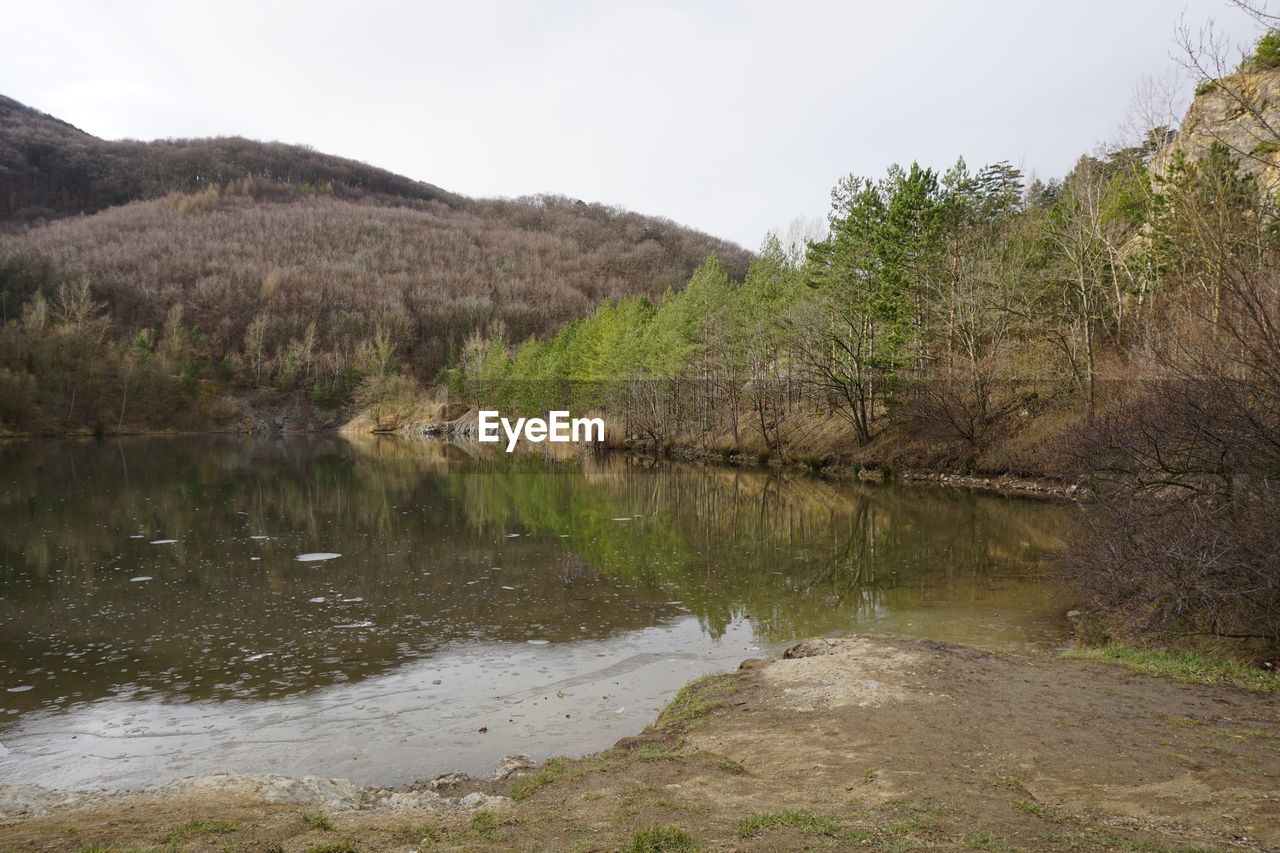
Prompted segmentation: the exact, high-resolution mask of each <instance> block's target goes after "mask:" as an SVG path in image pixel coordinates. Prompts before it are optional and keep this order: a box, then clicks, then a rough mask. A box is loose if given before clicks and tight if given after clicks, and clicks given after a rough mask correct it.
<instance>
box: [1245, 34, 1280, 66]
mask: <svg viewBox="0 0 1280 853" xmlns="http://www.w3.org/2000/svg"><path fill="white" fill-rule="evenodd" d="M1248 61H1249V62H1252V63H1253V64H1255V65H1260V66H1262V67H1264V68H1275V67H1276V66H1280V30H1274V29H1272V30H1267V31H1266V32H1265V33H1263V35H1262V38H1260V39H1258V44H1257V45H1256V46H1255V47H1254V49H1253V56H1251V57H1249V60H1248Z"/></svg>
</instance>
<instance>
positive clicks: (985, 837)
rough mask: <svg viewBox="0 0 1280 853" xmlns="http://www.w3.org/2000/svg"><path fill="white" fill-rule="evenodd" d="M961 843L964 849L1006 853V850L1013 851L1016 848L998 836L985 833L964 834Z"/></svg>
mask: <svg viewBox="0 0 1280 853" xmlns="http://www.w3.org/2000/svg"><path fill="white" fill-rule="evenodd" d="M962 843H963V844H964V849H965V850H990V851H992V853H1006V851H1013V850H1016V849H1017V848H1016V847H1014V846H1013V845H1012V844H1010V843H1009V842H1008V841H1005V840H1004V839H1003V838H1001V837H1000V836H998V835H990V834H986V833H984V834H981V835H968V836H965V839H964V841H963V842H962Z"/></svg>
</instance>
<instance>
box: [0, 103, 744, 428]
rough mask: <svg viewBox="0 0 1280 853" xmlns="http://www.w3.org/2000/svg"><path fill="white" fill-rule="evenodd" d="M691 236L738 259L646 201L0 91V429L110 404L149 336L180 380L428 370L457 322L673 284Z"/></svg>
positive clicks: (576, 305) (318, 378) (467, 327)
mask: <svg viewBox="0 0 1280 853" xmlns="http://www.w3.org/2000/svg"><path fill="white" fill-rule="evenodd" d="M711 254H715V255H717V256H718V258H719V259H720V262H721V263H722V264H723V265H724V266H725V268H726V269H727V270H728V271H729V274H730V275H733V276H735V277H738V278H741V277H742V276H743V275H744V274H745V273H746V267H747V264H748V262H749V259H750V257H749V254H748V253H747V252H746V251H744V250H743V249H742V248H741V247H739V246H737V245H734V244H732V243H729V242H726V241H724V240H719V239H716V238H713V237H711V236H709V235H707V234H703V233H700V232H697V231H694V230H692V229H689V228H685V227H682V226H680V225H677V224H675V223H674V222H671V221H670V220H667V219H661V218H657V217H650V216H642V215H640V214H636V213H631V212H628V211H625V210H621V209H618V208H615V207H608V206H605V205H601V204H588V203H585V202H582V201H578V200H575V199H569V198H564V197H558V196H538V197H532V198H521V199H513V200H512V199H471V198H467V197H465V196H461V195H457V194H454V193H450V192H447V191H445V190H442V189H440V188H439V187H436V186H433V185H431V184H426V183H421V182H419V181H414V180H410V179H409V178H405V177H402V176H400V175H395V174H392V173H390V172H387V171H385V170H382V169H377V168H374V167H372V166H368V165H365V164H363V163H358V162H355V161H352V160H346V159H342V158H339V157H331V156H328V155H325V154H320V153H318V152H315V151H312V150H311V149H308V148H305V147H302V146H295V145H284V144H281V143H274V142H272V143H263V142H254V141H251V140H246V139H240V138H218V139H204V140H161V141H155V142H137V141H106V140H102V139H98V138H96V137H94V136H92V135H90V134H88V133H85V132H84V131H82V130H80V129H78V128H76V127H73V126H72V125H70V124H67V123H66V122H63V121H60V120H58V119H56V118H54V117H52V116H48V115H45V114H43V113H40V112H38V111H36V110H34V109H31V108H29V107H26V106H24V105H22V104H19V103H18V102H16V101H13V100H11V99H8V98H0V322H3V324H4V329H3V337H4V340H3V341H0V344H3V346H0V429H2V428H3V427H5V426H7V427H9V428H13V427H15V426H16V427H18V428H19V429H31V428H38V429H41V430H46V429H47V430H54V431H58V430H60V429H64V428H74V427H77V426H78V427H84V426H94V425H98V424H101V423H116V422H120V423H123V421H125V420H128V414H127V412H128V409H129V407H127V406H126V407H125V408H126V417H125V418H119V417H118V415H117V416H108V414H107V412H106V410H107V409H112V410H114V409H115V408H117V407H119V403H120V398H121V396H123V391H124V387H125V385H126V384H127V383H126V382H125V380H124V379H122V378H121V377H120V376H119V375H118V374H119V372H120V371H125V372H126V373H127V374H128V375H130V376H132V375H133V374H132V373H130V371H133V370H134V368H135V367H136V366H137V364H139V363H141V362H139V359H143V360H145V359H148V358H153V357H154V360H153V361H152V362H149V363H148V364H149V366H148V371H150V372H149V373H146V372H144V373H145V375H146V376H149V377H152V378H155V379H156V380H157V381H159V380H160V378H162V377H164V376H168V377H170V378H174V377H181V378H182V381H183V382H184V383H185V387H186V388H187V389H188V390H189V391H191V393H194V390H192V389H195V388H197V386H200V387H203V388H205V391H204V393H206V394H209V393H214V391H211V390H210V388H211V387H212V388H213V389H216V392H217V393H219V394H220V393H222V392H225V391H228V390H231V389H234V388H241V389H245V388H258V387H264V386H265V387H273V388H288V389H291V390H294V391H299V392H307V393H310V392H314V397H315V399H317V400H319V401H325V402H343V401H345V400H347V399H349V396H350V392H351V391H352V390H353V389H354V388H356V387H357V386H358V385H359V384H360V382H361V381H363V378H364V377H366V376H368V375H369V374H370V372H378V373H380V374H386V373H388V372H404V373H407V374H408V375H409V376H411V377H414V378H416V379H417V380H419V381H423V382H429V381H430V380H432V379H433V378H434V377H435V375H436V373H437V372H438V371H439V369H440V368H441V367H443V366H444V365H446V364H447V363H448V362H449V361H450V359H451V357H452V354H453V353H456V352H458V351H460V350H461V348H462V347H463V345H464V344H465V343H466V341H467V339H468V338H469V337H470V336H473V335H481V336H489V335H491V334H502V335H503V336H505V337H506V338H507V339H517V340H518V339H523V338H525V337H528V336H530V335H540V334H545V333H548V332H550V331H553V330H555V329H557V328H559V327H560V326H561V325H562V324H564V323H565V322H567V321H569V320H572V319H574V318H577V317H582V316H585V315H588V314H590V313H591V312H592V311H594V310H595V308H596V307H598V306H599V305H601V304H603V303H604V302H606V301H607V300H610V299H618V298H624V297H632V296H657V295H659V294H661V293H663V292H665V291H666V290H667V289H669V288H670V289H677V290H678V289H680V288H682V287H683V286H684V285H685V283H686V282H687V281H688V280H689V277H690V276H691V275H692V273H693V271H694V270H695V269H697V267H698V266H699V265H700V264H701V263H702V262H703V261H705V260H706V259H707V257H708V256H709V255H711ZM53 330H57V331H59V333H63V332H65V333H66V334H68V335H71V336H72V337H74V338H75V340H76V344H75V346H69V345H66V344H67V342H66V341H65V340H64V341H62V342H61V343H58V344H56V345H55V342H54V339H53V338H51V337H50V332H51V331H53ZM72 331H74V335H72ZM86 335H87V338H86V337H85V336H86ZM55 337H56V336H55ZM46 349H47V350H48V351H47V352H46V351H45V350H46ZM6 386H7V387H8V388H9V393H8V397H9V398H10V399H12V400H15V401H17V402H15V403H13V404H12V405H11V406H9V407H8V408H7V409H6V404H5V398H6V392H5V387H6ZM73 395H74V405H72V397H73ZM145 396H146V395H143V398H145ZM158 396H163V395H158ZM64 398H65V399H64ZM143 398H138V397H136V395H135V403H138V404H139V405H141V400H142V399H143ZM109 401H114V402H109ZM64 405H65V407H66V408H67V409H68V410H69V411H70V412H71V413H72V414H71V415H70V416H67V415H65V414H63V415H60V416H58V417H56V418H52V417H51V416H50V412H52V411H57V410H58V409H60V408H62V407H63V406H64ZM98 408H102V409H103V411H98ZM133 411H134V413H135V414H140V412H141V409H139V408H138V407H137V406H134V407H133ZM167 411H169V409H168V408H167V407H165V406H159V407H157V409H156V415H157V417H160V418H162V419H163V418H164V417H166V415H165V412H167ZM37 425H38V426H37Z"/></svg>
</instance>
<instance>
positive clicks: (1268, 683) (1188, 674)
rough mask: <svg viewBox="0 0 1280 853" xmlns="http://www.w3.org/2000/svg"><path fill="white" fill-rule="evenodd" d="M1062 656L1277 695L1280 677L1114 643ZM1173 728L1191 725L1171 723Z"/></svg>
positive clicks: (1247, 667)
mask: <svg viewBox="0 0 1280 853" xmlns="http://www.w3.org/2000/svg"><path fill="white" fill-rule="evenodd" d="M1063 655H1064V656H1066V657H1069V658H1074V659H1076V660H1086V661H1096V662H1098V663H1109V664H1117V665H1119V666H1123V667H1126V668H1128V669H1131V670H1133V671H1134V672H1142V673H1146V674H1149V675H1163V676H1165V677H1167V678H1174V679H1177V680H1178V681H1186V682H1189V683H1192V684H1229V685H1232V686H1234V687H1242V688H1244V689H1246V690H1262V691H1265V692H1268V693H1275V694H1280V678H1278V677H1276V675H1275V674H1274V673H1271V672H1267V671H1266V670H1264V669H1260V668H1258V667H1256V666H1250V665H1248V664H1245V663H1241V662H1239V661H1235V660H1228V659H1225V658H1219V657H1213V656H1210V655H1206V654H1202V653H1199V652H1192V651H1180V652H1168V651H1160V650H1157V649H1137V648H1133V647H1131V646H1125V645H1120V644H1115V643H1109V644H1107V645H1103V646H1095V647H1085V648H1075V649H1068V650H1067V651H1065V652H1063ZM1170 722H1171V723H1172V724H1174V725H1194V724H1195V723H1196V721H1194V720H1191V721H1188V722H1185V723H1182V722H1179V721H1178V720H1170Z"/></svg>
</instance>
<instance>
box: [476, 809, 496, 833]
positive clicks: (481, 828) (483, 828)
mask: <svg viewBox="0 0 1280 853" xmlns="http://www.w3.org/2000/svg"><path fill="white" fill-rule="evenodd" d="M471 831H472V832H473V833H474V834H475V835H476V837H477V838H483V839H485V840H486V841H497V840H498V819H497V818H496V817H494V816H493V814H492V813H490V812H487V811H484V810H481V811H478V812H476V813H475V814H474V815H473V816H472V817H471Z"/></svg>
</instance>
